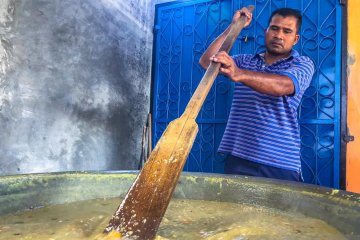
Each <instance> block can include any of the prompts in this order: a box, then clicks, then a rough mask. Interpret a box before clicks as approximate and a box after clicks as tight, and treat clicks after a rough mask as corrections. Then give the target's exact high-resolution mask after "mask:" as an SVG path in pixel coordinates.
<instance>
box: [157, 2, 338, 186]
mask: <svg viewBox="0 0 360 240" xmlns="http://www.w3.org/2000/svg"><path fill="white" fill-rule="evenodd" d="M250 4H253V5H255V11H254V20H253V22H252V23H251V25H250V26H249V27H248V28H246V29H244V30H243V31H242V32H241V34H240V36H239V38H238V39H237V42H236V43H235V44H234V47H233V49H232V53H236V52H241V53H255V52H261V51H263V50H264V48H263V43H264V31H265V29H266V27H267V25H268V19H269V16H270V14H271V12H272V11H273V10H275V9H277V8H280V7H292V8H296V9H299V10H300V11H301V12H302V14H303V26H302V29H301V33H300V35H301V38H300V41H299V43H298V44H297V45H296V47H295V49H296V50H298V51H299V52H300V53H301V54H303V55H307V56H309V57H310V58H311V59H312V60H313V61H314V63H315V67H316V72H315V75H314V78H313V81H312V83H311V86H310V87H309V89H308V90H307V91H306V93H305V95H304V97H303V101H302V104H301V106H300V107H299V122H300V129H301V143H302V149H301V159H302V165H303V175H304V178H305V181H306V182H309V183H314V184H319V185H323V186H329V187H336V188H338V187H339V150H340V59H341V58H340V47H341V37H340V36H341V22H340V19H341V7H340V5H339V3H338V1H336V0H322V1H310V0H288V1H286V0H272V1H271V0H257V1H255V0H243V1H241V0H233V1H230V0H228V1H220V0H214V1H209V0H205V1H204V0H202V1H184V2H180V1H179V2H173V3H171V4H159V5H157V9H156V19H155V29H156V32H155V36H154V41H155V48H154V54H155V58H154V59H155V61H154V63H153V64H154V70H155V71H154V73H155V74H154V88H153V93H152V94H153V99H154V101H153V106H152V108H153V117H154V119H153V122H154V126H153V128H154V129H153V130H154V139H153V140H154V142H156V141H157V140H158V139H159V138H160V137H161V134H162V132H163V131H164V129H165V128H166V126H167V124H168V123H169V122H170V121H171V120H173V119H175V118H177V117H179V116H180V115H181V114H182V112H183V111H184V109H185V107H186V104H187V103H188V101H189V99H190V97H191V95H192V93H193V92H194V91H195V89H196V87H197V85H198V83H199V81H200V80H201V78H202V76H203V74H204V70H203V69H202V68H201V67H200V66H199V64H198V60H199V58H200V56H201V54H202V53H203V52H204V51H205V49H206V47H207V46H208V45H209V44H210V43H211V42H212V41H213V40H214V39H215V38H216V37H217V36H218V35H219V34H220V33H221V32H222V31H223V30H224V29H225V28H226V27H227V26H228V24H229V23H230V21H231V18H232V15H233V12H234V11H235V10H236V9H238V8H241V7H242V6H247V5H250ZM320 4H321V5H320ZM232 90H233V84H232V83H231V82H230V81H228V80H227V79H226V78H224V77H222V76H219V77H218V78H217V80H216V82H215V83H214V86H213V88H212V90H211V91H210V93H209V95H208V97H207V99H206V101H205V103H204V106H203V108H202V110H201V112H200V114H199V117H198V118H197V122H198V124H199V134H198V136H197V138H196V141H195V144H194V146H193V149H192V151H191V153H190V156H189V159H188V161H187V163H186V165H185V168H184V170H185V171H197V172H223V156H220V155H219V154H217V153H216V149H217V147H218V145H219V143H220V140H221V137H222V134H223V131H224V129H225V126H226V121H227V117H228V114H229V110H230V104H231V98H232Z"/></svg>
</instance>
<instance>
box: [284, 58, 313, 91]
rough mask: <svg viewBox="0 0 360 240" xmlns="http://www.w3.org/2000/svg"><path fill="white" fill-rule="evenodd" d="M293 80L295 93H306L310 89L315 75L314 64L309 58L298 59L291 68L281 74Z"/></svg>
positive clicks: (292, 63)
mask: <svg viewBox="0 0 360 240" xmlns="http://www.w3.org/2000/svg"><path fill="white" fill-rule="evenodd" d="M279 74H280V75H285V76H288V77H289V78H291V80H292V81H293V83H294V87H295V93H294V95H297V94H298V93H299V92H304V91H305V90H306V88H308V87H309V85H310V82H311V79H312V77H313V75H314V63H313V62H312V61H311V59H310V58H308V57H304V56H303V57H298V58H295V59H294V60H293V61H292V62H291V66H290V67H289V68H288V69H286V70H284V71H281V72H280V73H279Z"/></svg>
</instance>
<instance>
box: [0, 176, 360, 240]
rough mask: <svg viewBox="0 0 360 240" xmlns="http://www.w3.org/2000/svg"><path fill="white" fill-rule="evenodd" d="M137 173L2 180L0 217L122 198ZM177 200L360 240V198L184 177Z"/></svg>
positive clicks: (235, 179)
mask: <svg viewBox="0 0 360 240" xmlns="http://www.w3.org/2000/svg"><path fill="white" fill-rule="evenodd" d="M136 175H137V172H100V173H99V172H96V173H93V172H86V173H85V172H81V173H80V172H70V173H51V174H30V175H18V176H3V177H0V215H1V214H6V213H11V212H16V211H21V210H26V209H29V208H33V207H39V206H46V205H53V204H60V203H68V202H74V201H80V200H87V199H94V198H104V197H106V198H110V197H118V196H122V197H124V196H125V194H126V192H127V190H128V189H129V187H130V186H131V184H132V182H133V181H134V179H135V177H136ZM174 197H175V198H186V199H203V200H216V201H226V202H235V203H245V204H253V205H257V206H264V207H269V208H274V209H280V210H283V211H287V212H289V213H291V212H300V213H302V214H304V215H306V216H309V217H313V218H318V219H321V220H324V221H325V222H327V223H328V224H330V225H332V226H334V227H335V228H336V229H338V230H339V231H340V232H342V233H343V234H345V235H349V234H351V235H352V236H354V239H357V237H359V239H360V195H358V194H352V193H349V192H344V191H338V190H334V189H329V188H323V187H318V186H314V185H308V184H298V183H293V182H286V181H277V180H272V179H263V178H251V177H242V176H229V175H215V174H195V173H193V174H189V173H183V174H182V176H181V177H180V180H179V183H178V185H177V187H176V191H175V193H174Z"/></svg>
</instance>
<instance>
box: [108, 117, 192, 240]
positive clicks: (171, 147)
mask: <svg viewBox="0 0 360 240" xmlns="http://www.w3.org/2000/svg"><path fill="white" fill-rule="evenodd" d="M197 132H198V126H197V124H196V122H195V121H194V119H188V118H185V117H181V118H178V119H176V120H174V121H172V122H171V123H170V124H169V125H168V127H167V128H166V130H165V132H164V133H163V135H162V136H161V138H160V140H159V142H158V143H157V145H156V147H155V148H154V150H153V151H152V152H151V154H150V156H149V159H148V160H147V162H146V163H145V165H144V168H143V169H142V170H141V172H140V173H139V175H138V176H137V178H136V180H135V182H134V183H133V185H132V187H131V188H130V190H129V192H128V193H127V195H126V197H125V199H124V200H123V201H122V203H121V204H120V206H119V208H118V210H117V211H116V212H115V214H114V216H113V217H112V219H111V220H110V223H109V225H108V226H107V227H106V229H105V230H104V232H110V231H111V230H115V231H119V232H121V233H122V234H123V236H133V237H135V238H138V239H153V238H154V237H155V234H156V231H157V229H158V228H159V225H160V223H161V220H162V217H163V216H164V214H165V211H166V208H167V206H168V204H169V202H170V199H171V196H172V193H173V191H174V189H175V186H176V183H177V181H178V179H179V176H180V174H181V171H182V169H183V167H184V164H185V162H186V159H187V157H188V155H189V152H190V150H191V147H192V145H193V143H194V141H195V138H196V134H197Z"/></svg>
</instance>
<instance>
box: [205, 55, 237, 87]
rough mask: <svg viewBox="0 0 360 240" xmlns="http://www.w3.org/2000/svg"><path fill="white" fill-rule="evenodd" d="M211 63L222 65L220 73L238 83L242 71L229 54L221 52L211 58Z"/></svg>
mask: <svg viewBox="0 0 360 240" xmlns="http://www.w3.org/2000/svg"><path fill="white" fill-rule="evenodd" d="M210 61H213V62H218V63H221V67H220V69H219V72H220V73H221V74H223V75H225V76H226V77H228V78H230V79H231V80H232V81H234V82H236V81H238V77H239V74H241V70H240V69H239V68H238V67H237V66H236V64H235V62H234V60H233V59H232V57H230V56H229V54H228V53H227V52H225V51H221V52H218V53H216V54H215V55H213V56H211V57H210Z"/></svg>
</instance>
